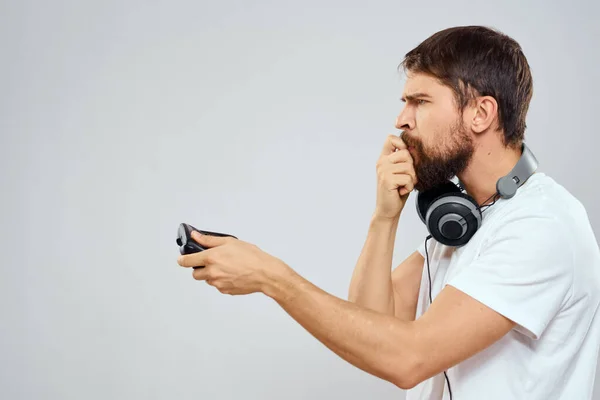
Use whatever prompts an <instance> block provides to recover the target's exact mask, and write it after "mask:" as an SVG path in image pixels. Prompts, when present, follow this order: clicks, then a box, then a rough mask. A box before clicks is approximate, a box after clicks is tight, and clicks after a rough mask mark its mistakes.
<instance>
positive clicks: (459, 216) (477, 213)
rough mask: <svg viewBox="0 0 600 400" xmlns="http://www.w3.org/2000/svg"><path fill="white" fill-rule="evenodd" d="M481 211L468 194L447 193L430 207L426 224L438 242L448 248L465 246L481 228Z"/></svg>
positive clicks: (426, 216)
mask: <svg viewBox="0 0 600 400" xmlns="http://www.w3.org/2000/svg"><path fill="white" fill-rule="evenodd" d="M481 219H482V215H481V210H480V209H479V206H478V205H477V202H476V201H475V200H474V199H473V198H472V197H471V196H469V195H468V194H465V193H462V192H459V193H447V194H444V195H442V196H440V197H438V198H437V199H436V200H434V202H433V203H432V204H431V205H430V206H429V207H428V209H427V214H426V215H425V224H426V226H427V229H428V230H429V233H430V234H431V236H432V237H433V238H435V239H436V240H437V241H438V242H440V243H442V244H445V245H447V246H454V247H458V246H463V245H465V244H467V242H468V241H469V240H470V239H471V238H472V237H473V235H474V234H475V232H477V230H478V229H479V227H480V226H481Z"/></svg>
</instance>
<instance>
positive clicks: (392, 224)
mask: <svg viewBox="0 0 600 400" xmlns="http://www.w3.org/2000/svg"><path fill="white" fill-rule="evenodd" d="M399 218H400V217H398V218H393V219H389V218H378V217H376V216H375V215H373V217H372V218H371V223H370V225H369V231H368V234H367V239H366V241H365V245H364V247H363V249H362V252H361V253H360V257H359V258H358V262H357V263H356V267H355V268H354V272H353V274H352V280H351V282H350V289H349V293H348V300H349V301H350V302H352V303H356V304H357V305H359V306H362V307H365V308H369V309H371V310H374V311H378V312H381V313H383V314H388V315H394V289H393V286H392V272H391V266H392V256H393V253H394V242H395V240H396V230H397V228H398V220H399Z"/></svg>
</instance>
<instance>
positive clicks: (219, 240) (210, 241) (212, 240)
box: [192, 231, 227, 247]
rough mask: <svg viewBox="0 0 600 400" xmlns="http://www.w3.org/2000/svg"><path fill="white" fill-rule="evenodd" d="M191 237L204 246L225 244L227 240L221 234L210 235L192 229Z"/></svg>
mask: <svg viewBox="0 0 600 400" xmlns="http://www.w3.org/2000/svg"><path fill="white" fill-rule="evenodd" d="M192 239H194V240H195V241H196V242H198V244H201V245H202V246H205V247H215V246H221V245H222V244H225V242H226V241H227V238H226V237H221V236H212V235H202V234H201V233H200V232H198V231H192Z"/></svg>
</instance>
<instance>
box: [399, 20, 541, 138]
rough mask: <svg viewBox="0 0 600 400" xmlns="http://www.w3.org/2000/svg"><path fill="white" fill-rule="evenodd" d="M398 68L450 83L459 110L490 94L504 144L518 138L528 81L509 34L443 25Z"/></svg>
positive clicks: (528, 92)
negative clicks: (443, 26) (496, 105)
mask: <svg viewBox="0 0 600 400" xmlns="http://www.w3.org/2000/svg"><path fill="white" fill-rule="evenodd" d="M400 67H403V68H404V70H405V71H409V72H418V73H425V74H428V75H431V76H434V77H436V78H437V79H438V80H439V81H440V82H441V83H442V84H444V85H446V86H449V87H450V88H451V89H452V90H453V91H454V94H455V97H456V100H457V103H458V106H459V110H460V111H461V112H462V111H463V110H464V107H465V106H466V105H468V104H469V101H470V100H472V99H473V98H474V97H475V96H477V95H480V96H492V97H494V98H495V99H496V102H497V103H498V128H499V129H501V130H502V131H503V132H504V145H505V146H517V145H520V144H521V143H522V141H523V138H524V135H525V128H526V124H525V117H526V115H527V111H528V109H529V102H530V101H531V96H532V94H533V80H532V78H531V71H530V69H529V64H528V62H527V59H526V58H525V55H524V54H523V51H522V49H521V46H520V45H519V44H518V43H517V42H516V41H515V40H514V39H512V38H510V37H509V36H507V35H505V34H503V33H502V32H499V31H497V30H495V29H492V28H488V27H484V26H459V27H454V28H448V29H444V30H442V31H439V32H437V33H435V34H433V35H432V36H430V37H429V38H427V39H426V40H424V41H423V42H422V43H421V44H419V45H418V46H417V47H415V48H414V49H413V50H411V51H409V52H408V53H407V54H406V55H405V58H404V60H403V61H402V62H401V63H400V65H399V66H398V68H400Z"/></svg>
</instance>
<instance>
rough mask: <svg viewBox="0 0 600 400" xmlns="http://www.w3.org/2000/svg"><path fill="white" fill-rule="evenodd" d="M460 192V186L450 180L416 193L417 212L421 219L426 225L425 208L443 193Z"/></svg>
mask: <svg viewBox="0 0 600 400" xmlns="http://www.w3.org/2000/svg"><path fill="white" fill-rule="evenodd" d="M453 193H457V194H460V193H461V191H460V188H459V187H458V186H456V184H454V183H453V182H451V181H447V182H445V183H443V184H441V185H438V186H436V187H434V188H432V189H429V190H426V191H424V192H418V193H417V201H416V205H417V214H418V215H419V218H421V221H422V222H423V223H424V224H425V225H427V210H428V209H429V207H430V206H431V204H432V203H433V202H434V201H436V200H437V199H439V198H440V197H441V196H443V195H445V194H453Z"/></svg>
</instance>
